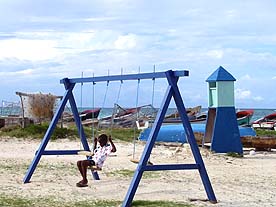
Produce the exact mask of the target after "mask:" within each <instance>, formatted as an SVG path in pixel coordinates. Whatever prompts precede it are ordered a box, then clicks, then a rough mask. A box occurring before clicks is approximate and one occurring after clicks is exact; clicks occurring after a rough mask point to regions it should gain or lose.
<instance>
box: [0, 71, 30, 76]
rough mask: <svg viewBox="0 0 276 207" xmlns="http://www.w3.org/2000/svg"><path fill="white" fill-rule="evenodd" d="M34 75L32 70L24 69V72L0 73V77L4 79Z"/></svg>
mask: <svg viewBox="0 0 276 207" xmlns="http://www.w3.org/2000/svg"><path fill="white" fill-rule="evenodd" d="M33 73H34V69H25V70H20V71H15V72H7V71H5V72H0V76H5V77H7V76H8V77H18V76H30V75H32V74H33Z"/></svg>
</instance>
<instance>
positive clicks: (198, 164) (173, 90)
mask: <svg viewBox="0 0 276 207" xmlns="http://www.w3.org/2000/svg"><path fill="white" fill-rule="evenodd" d="M184 76H189V71H187V70H181V71H172V70H168V71H165V72H154V73H139V74H129V75H113V76H99V77H82V78H73V79H69V78H64V79H62V80H61V81H60V83H62V84H64V87H65V94H64V96H63V98H62V100H61V103H60V105H59V107H58V110H57V111H56V113H55V115H54V117H53V119H52V121H51V123H50V125H49V128H48V129H47V131H46V133H45V135H44V138H43V140H42V142H41V144H40V146H39V148H38V150H37V152H36V154H35V157H34V159H33V161H32V163H31V165H30V166H29V168H28V171H27V173H26V175H25V177H24V179H23V182H24V183H28V182H30V179H31V177H32V175H33V173H34V171H35V169H36V167H37V165H38V163H39V161H40V158H41V156H42V155H75V154H78V152H79V151H80V150H45V148H46V146H47V144H48V142H49V140H50V137H51V135H52V133H53V131H54V129H55V127H56V125H57V123H58V120H59V118H60V117H61V115H62V113H63V111H64V107H65V106H66V104H67V102H68V101H69V103H70V106H71V109H72V112H73V116H74V120H75V123H76V127H77V128H78V131H79V134H80V139H81V143H82V145H83V148H84V150H85V151H90V148H89V145H88V143H87V139H86V136H85V134H84V130H83V128H82V124H81V120H80V117H79V114H78V110H77V105H76V101H75V98H74V95H73V89H74V87H75V85H76V84H77V83H81V84H83V83H93V84H95V83H97V82H106V81H107V82H110V81H125V80H138V81H139V80H141V79H153V80H154V79H156V78H166V79H167V81H168V87H167V90H166V92H165V95H164V98H163V101H162V103H161V106H160V108H159V111H158V113H157V116H156V119H155V121H154V124H153V126H152V130H151V132H150V134H149V137H148V139H147V142H146V145H145V148H144V151H143V153H142V156H141V159H140V161H139V163H138V165H137V168H136V171H135V173H134V176H133V178H132V181H131V184H130V186H129V189H128V192H127V194H126V197H125V200H124V202H123V204H122V206H124V207H128V206H131V203H132V201H133V198H134V196H135V193H136V190H137V188H138V185H139V182H140V180H141V178H142V175H143V172H145V171H163V170H198V172H199V174H200V177H201V180H202V183H203V185H204V188H205V191H206V194H207V197H208V200H209V201H210V202H212V203H216V202H217V200H216V197H215V194H214V191H213V188H212V185H211V182H210V180H209V177H208V174H207V171H206V168H205V165H204V162H203V159H202V157H201V154H200V151H199V148H198V146H197V143H196V140H195V137H194V133H193V130H192V127H191V124H190V122H189V118H188V116H187V113H186V109H185V106H184V103H183V100H182V97H181V94H180V91H179V88H178V86H177V82H178V80H179V77H184ZM172 98H173V99H174V101H175V104H176V107H177V109H178V111H179V114H180V116H181V120H182V124H183V127H184V129H185V133H186V137H187V141H188V143H189V144H190V147H191V151H192V154H193V156H194V159H195V163H194V164H163V165H147V163H148V161H149V157H150V154H151V151H152V148H153V146H154V143H155V141H156V138H157V135H158V132H159V130H160V127H161V125H162V122H163V120H164V117H165V114H166V111H167V109H168V107H169V104H170V101H171V99H172ZM92 174H93V177H94V179H96V180H97V179H99V176H98V174H97V171H92Z"/></svg>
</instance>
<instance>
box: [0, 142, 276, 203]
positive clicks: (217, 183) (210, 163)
mask: <svg viewBox="0 0 276 207" xmlns="http://www.w3.org/2000/svg"><path fill="white" fill-rule="evenodd" d="M115 143H116V145H117V149H118V152H116V154H115V155H113V156H111V157H109V158H108V160H107V161H106V163H105V166H104V168H103V171H101V172H99V175H100V177H101V180H100V181H95V180H92V179H91V180H90V182H89V187H87V188H77V187H75V183H76V182H77V181H79V180H80V176H79V173H78V171H77V168H76V165H75V163H76V161H77V160H79V159H83V158H84V157H82V156H43V157H42V159H41V161H40V163H39V165H38V168H37V169H36V171H35V173H34V175H33V177H32V179H31V183H29V184H23V183H22V180H23V177H24V175H25V173H26V170H27V168H28V166H29V165H30V163H31V161H32V159H33V156H34V153H35V151H36V149H37V148H38V146H39V141H26V140H16V139H5V138H1V139H0V166H1V167H0V179H1V182H0V183H1V184H0V194H9V195H15V196H18V197H26V198H39V197H45V198H52V199H55V200H65V201H72V200H74V201H76V200H78V201H81V200H86V199H90V200H91V199H110V200H121V201H122V200H123V199H124V197H125V195H126V192H127V189H128V187H129V184H130V181H131V179H132V177H131V174H132V171H133V170H135V168H136V165H135V164H133V163H132V162H130V161H129V160H130V159H131V157H132V148H133V146H132V144H126V143H122V142H116V140H115ZM136 147H137V149H136V151H137V153H136V154H137V155H139V154H140V153H141V151H142V150H143V147H144V146H143V144H141V143H138V144H137V146H136ZM79 148H80V143H78V142H74V141H68V140H62V141H55V142H51V143H49V146H48V147H47V149H79ZM201 153H202V157H203V159H204V162H205V165H206V168H207V171H208V174H209V177H210V180H211V183H212V186H213V189H214V191H215V194H216V197H217V199H218V201H219V202H218V204H215V205H214V204H210V203H209V202H203V201H196V202H192V203H193V204H196V205H198V206H223V207H229V206H239V207H240V206H242V207H247V206H248V207H249V206H250V207H254V206H256V207H257V206H258V207H259V206H276V196H275V193H276V173H275V172H276V154H275V153H273V152H269V153H267V152H258V153H257V154H255V155H249V154H248V152H245V156H244V158H233V157H227V156H224V155H218V154H211V153H210V152H209V151H208V150H205V149H204V150H202V149H201ZM151 161H152V162H153V163H158V164H161V163H194V161H193V157H192V155H191V152H190V149H189V148H188V147H187V146H184V147H167V146H156V147H155V148H154V149H153V152H152V155H151ZM190 198H196V199H205V198H206V193H205V191H204V187H203V185H202V182H201V180H200V176H199V174H198V172H197V171H194V170H192V171H162V172H147V173H145V175H144V176H143V179H142V181H141V182H140V185H139V188H138V190H137V193H136V196H135V199H139V200H141V199H145V200H170V201H184V202H189V199H190Z"/></svg>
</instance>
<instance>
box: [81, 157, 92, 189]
mask: <svg viewBox="0 0 276 207" xmlns="http://www.w3.org/2000/svg"><path fill="white" fill-rule="evenodd" d="M80 164H81V175H82V178H83V180H82V183H83V184H87V183H88V180H87V168H88V166H90V165H91V161H90V160H83V161H82V162H81V163H80Z"/></svg>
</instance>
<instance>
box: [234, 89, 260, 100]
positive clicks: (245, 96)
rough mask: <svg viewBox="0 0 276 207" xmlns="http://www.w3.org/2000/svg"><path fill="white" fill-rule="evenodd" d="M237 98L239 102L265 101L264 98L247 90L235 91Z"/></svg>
mask: <svg viewBox="0 0 276 207" xmlns="http://www.w3.org/2000/svg"><path fill="white" fill-rule="evenodd" d="M235 97H236V99H237V100H253V101H263V100H264V98H263V97H261V96H255V95H253V94H252V93H251V91H250V90H245V89H240V88H238V89H236V90H235Z"/></svg>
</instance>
